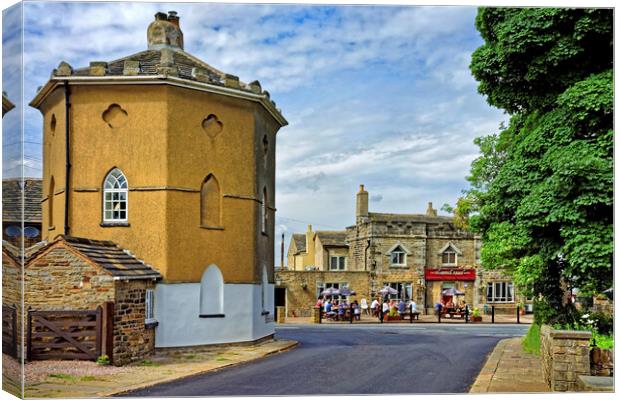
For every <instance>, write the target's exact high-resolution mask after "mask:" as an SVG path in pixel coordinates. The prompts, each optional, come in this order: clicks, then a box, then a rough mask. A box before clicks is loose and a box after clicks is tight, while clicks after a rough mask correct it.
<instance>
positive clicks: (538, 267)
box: [455, 8, 613, 323]
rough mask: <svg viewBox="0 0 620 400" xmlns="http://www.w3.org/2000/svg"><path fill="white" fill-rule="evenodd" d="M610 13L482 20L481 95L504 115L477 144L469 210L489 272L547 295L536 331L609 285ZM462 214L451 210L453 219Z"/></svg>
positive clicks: (475, 66)
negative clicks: (574, 300)
mask: <svg viewBox="0 0 620 400" xmlns="http://www.w3.org/2000/svg"><path fill="white" fill-rule="evenodd" d="M612 18H613V15H612V12H611V11H610V10H603V9H597V10H594V9H580V10H575V9H554V8H535V9H530V8H518V9H510V8H499V9H491V8H482V9H480V10H479V12H478V16H477V18H476V27H477V28H478V30H479V31H480V33H481V35H482V37H483V39H484V40H485V44H484V45H483V46H481V47H480V48H478V49H477V50H476V51H475V52H474V54H473V56H472V62H471V66H470V67H471V70H472V73H473V75H474V76H475V77H476V79H477V80H478V81H479V88H478V89H479V91H480V92H481V93H482V94H485V95H486V96H487V100H488V102H489V103H490V104H491V105H494V106H497V107H500V108H503V109H505V110H506V111H507V112H509V113H510V114H511V116H510V123H509V125H508V126H507V127H504V126H502V127H500V132H499V133H497V134H493V135H489V136H486V137H483V138H479V139H477V140H476V144H477V145H478V146H479V148H480V152H481V155H480V157H479V158H477V159H476V160H474V162H473V163H472V166H471V175H470V176H469V177H468V180H469V182H470V185H471V188H470V189H469V190H468V191H466V193H465V196H464V198H465V199H466V206H465V207H463V210H468V211H469V213H468V226H469V228H470V229H472V230H474V231H477V232H480V233H481V234H482V237H483V248H482V251H481V259H482V265H483V266H484V267H485V268H489V269H493V268H502V269H505V270H506V271H508V272H509V273H511V274H512V275H513V276H514V278H515V283H516V284H517V285H518V286H519V287H528V288H530V287H531V288H532V290H533V292H534V293H533V294H534V295H538V294H541V295H542V299H540V300H539V301H538V302H537V304H536V305H535V321H536V323H547V322H558V323H571V322H572V321H575V318H576V314H575V310H574V308H573V307H572V305H571V304H570V302H567V301H565V298H564V292H565V290H567V289H568V288H570V287H579V288H580V291H581V292H582V293H584V294H592V293H597V292H600V291H602V290H604V289H606V288H608V287H610V286H611V285H612V279H613V275H612V269H611V268H612V256H613V72H612V58H613V57H612V34H611V31H612ZM458 209H459V207H458V205H457V207H456V208H455V215H456V213H457V210H458Z"/></svg>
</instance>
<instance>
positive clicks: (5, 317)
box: [2, 304, 17, 357]
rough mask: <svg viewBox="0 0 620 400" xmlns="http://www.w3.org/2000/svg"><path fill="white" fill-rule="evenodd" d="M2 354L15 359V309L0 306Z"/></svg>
mask: <svg viewBox="0 0 620 400" xmlns="http://www.w3.org/2000/svg"><path fill="white" fill-rule="evenodd" d="M2 352H3V353H6V354H8V355H10V356H11V357H17V309H16V308H15V307H14V306H8V305H4V304H3V305H2Z"/></svg>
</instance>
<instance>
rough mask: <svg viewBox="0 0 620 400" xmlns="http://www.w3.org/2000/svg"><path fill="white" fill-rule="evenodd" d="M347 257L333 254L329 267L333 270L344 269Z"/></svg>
mask: <svg viewBox="0 0 620 400" xmlns="http://www.w3.org/2000/svg"><path fill="white" fill-rule="evenodd" d="M346 263H347V258H346V257H345V256H331V257H330V258H329V269H330V270H331V271H344V270H345V268H346Z"/></svg>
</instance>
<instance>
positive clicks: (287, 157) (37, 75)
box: [3, 2, 507, 260]
mask: <svg viewBox="0 0 620 400" xmlns="http://www.w3.org/2000/svg"><path fill="white" fill-rule="evenodd" d="M168 10H176V11H178V12H179V16H180V17H181V28H182V30H183V33H184V39H185V50H186V51H187V52H189V53H191V54H193V55H195V56H197V57H199V58H200V59H202V60H204V61H206V62H207V63H209V64H211V65H213V66H214V67H216V68H218V69H220V70H223V71H225V72H228V73H232V74H235V75H238V76H239V77H240V78H241V80H243V81H245V82H250V81H252V80H255V79H258V80H260V82H261V84H262V86H263V88H264V89H266V90H268V91H269V92H270V93H271V97H272V99H274V100H275V101H276V103H277V105H278V107H279V108H281V109H282V112H283V114H284V115H285V117H286V118H287V119H288V121H289V123H290V125H289V126H287V127H285V128H283V129H282V130H281V131H280V132H279V134H278V138H277V172H276V177H277V184H276V207H277V209H278V212H277V228H276V233H277V234H278V235H279V234H280V233H281V232H286V234H287V246H288V236H289V234H290V233H291V232H293V231H295V232H303V231H304V230H305V228H306V225H307V224H308V223H312V224H313V225H314V226H315V228H317V229H343V228H344V227H346V226H348V225H351V224H353V222H354V213H355V209H354V208H355V193H356V192H357V189H358V187H359V184H361V183H364V184H365V185H366V188H367V190H368V191H369V193H370V195H371V203H370V209H371V211H378V212H379V211H380V212H403V213H423V212H424V211H425V209H426V204H427V202H429V201H432V202H433V203H434V204H435V206H436V208H439V207H440V206H441V205H442V204H444V203H451V204H454V202H455V200H456V199H457V197H458V196H459V195H460V194H461V191H462V190H463V189H464V188H466V187H467V182H466V180H465V177H466V175H467V174H468V171H469V165H470V163H471V161H472V160H473V159H474V158H475V157H476V156H477V153H478V149H477V147H476V146H475V145H474V144H473V140H474V138H476V137H478V136H483V135H488V134H490V133H494V132H496V131H497V130H498V127H499V125H500V123H501V122H502V121H505V120H506V119H507V118H506V116H505V115H504V114H503V113H502V112H501V111H500V110H497V109H494V108H491V107H490V106H488V105H487V104H486V101H485V99H484V98H483V97H482V96H481V95H479V94H478V93H477V91H476V87H477V84H476V82H475V80H474V79H473V78H472V77H471V74H470V72H469V68H468V65H469V62H470V57H471V53H472V52H473V51H474V50H475V49H476V48H477V47H478V46H480V45H481V44H482V40H481V38H480V36H479V34H478V32H477V31H476V29H475V27H474V19H475V15H476V8H475V7H448V6H443V7H426V6H418V7H415V6H310V5H234V4H200V3H193V4H183V3H174V4H164V3H42V2H41V3H39V2H28V3H24V18H25V19H24V26H25V27H26V30H25V34H24V73H25V77H24V100H25V103H27V102H29V101H30V100H31V99H32V98H33V97H34V95H35V93H36V89H37V87H38V86H41V85H43V84H45V82H46V81H47V79H48V78H49V74H50V72H51V71H52V69H53V68H55V67H56V66H57V65H58V63H59V62H60V61H61V60H64V61H67V62H69V63H70V64H71V65H72V66H74V67H82V66H86V65H88V63H89V62H90V61H110V60H113V59H116V58H119V57H122V56H125V55H129V54H132V53H134V52H138V51H141V50H144V49H146V27H147V26H148V24H149V23H150V22H151V20H152V19H153V15H154V14H155V12H157V11H168ZM4 21H5V23H4V27H3V29H4V32H5V33H7V32H8V31H7V29H10V25H7V21H8V19H7V15H6V14H5V19H4ZM18 39H19V36H6V35H3V46H4V49H5V54H8V53H7V51H8V50H9V49H15V48H19V43H18ZM19 62H20V61H19V59H11V58H10V57H6V56H5V57H3V78H4V79H3V80H4V87H3V89H4V90H6V91H7V93H8V95H9V98H11V99H15V100H16V101H15V102H16V103H19V99H18V98H19V84H18V82H16V81H17V80H15V79H11V76H10V74H11V71H13V73H15V71H16V70H17V67H18V65H19ZM11 68H12V69H11ZM7 74H8V75H7ZM12 114H13V115H12ZM17 114H18V113H17V112H15V111H14V112H11V113H9V114H7V116H6V117H5V118H4V131H5V132H6V131H7V129H8V128H10V129H11V130H12V131H14V129H15V124H16V121H18V119H19V118H18V115H17ZM24 120H25V130H24V132H25V143H24V154H25V161H24V165H23V168H24V174H25V175H26V176H40V175H41V157H42V154H41V145H40V143H41V117H40V114H39V112H38V111H37V110H34V109H31V108H29V107H27V106H26V109H25V111H24ZM4 138H5V140H4V143H3V156H4V161H3V175H4V176H5V177H6V176H15V175H18V174H19V171H20V168H21V167H22V166H21V165H20V164H21V163H20V162H19V158H20V157H19V148H20V146H19V144H18V145H13V144H11V141H10V140H7V139H6V136H4ZM7 142H8V143H7ZM277 248H278V249H279V247H277ZM276 259H277V260H279V254H278V256H277V257H276Z"/></svg>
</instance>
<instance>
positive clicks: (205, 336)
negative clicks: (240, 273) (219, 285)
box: [154, 283, 275, 347]
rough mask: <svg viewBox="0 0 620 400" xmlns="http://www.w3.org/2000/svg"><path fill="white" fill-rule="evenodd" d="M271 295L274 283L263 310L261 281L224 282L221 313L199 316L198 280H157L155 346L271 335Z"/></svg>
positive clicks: (203, 343) (236, 339) (201, 343)
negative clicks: (252, 283) (212, 316)
mask: <svg viewBox="0 0 620 400" xmlns="http://www.w3.org/2000/svg"><path fill="white" fill-rule="evenodd" d="M273 296H274V285H273V284H268V285H267V288H266V293H265V307H264V310H263V305H262V304H261V285H260V284H256V285H251V284H225V285H224V306H223V313H224V317H223V318H201V317H200V284H199V283H176V284H175V283H167V284H158V285H157V287H156V289H155V307H154V312H155V319H156V320H157V321H158V322H159V325H158V326H157V328H155V347H180V346H196V345H205V344H218V343H231V342H245V341H251V340H256V339H260V338H263V337H265V336H268V335H271V334H273V333H274V329H275V324H274V322H273V319H274V318H273V317H274V316H273V312H274V311H273V310H274V307H273V301H274V299H273ZM263 311H269V314H268V315H263ZM268 321H269V322H268Z"/></svg>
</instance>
